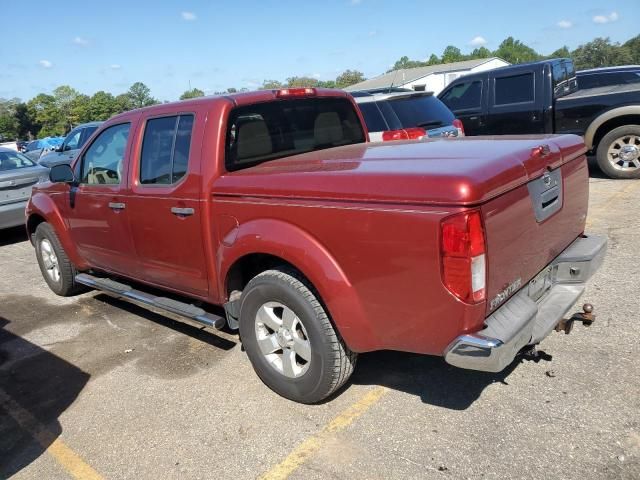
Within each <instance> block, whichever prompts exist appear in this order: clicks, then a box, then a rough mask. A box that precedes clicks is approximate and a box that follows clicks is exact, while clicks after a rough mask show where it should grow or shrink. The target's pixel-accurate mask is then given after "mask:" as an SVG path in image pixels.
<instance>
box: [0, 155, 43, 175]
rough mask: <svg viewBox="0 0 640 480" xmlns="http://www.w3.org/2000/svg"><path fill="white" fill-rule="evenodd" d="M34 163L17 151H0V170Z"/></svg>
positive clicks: (3, 170)
mask: <svg viewBox="0 0 640 480" xmlns="http://www.w3.org/2000/svg"><path fill="white" fill-rule="evenodd" d="M35 165H36V164H35V163H33V162H32V161H31V160H29V159H28V158H27V157H25V156H24V155H23V154H21V153H18V152H0V172H5V171H7V170H15V169H17V168H26V167H35Z"/></svg>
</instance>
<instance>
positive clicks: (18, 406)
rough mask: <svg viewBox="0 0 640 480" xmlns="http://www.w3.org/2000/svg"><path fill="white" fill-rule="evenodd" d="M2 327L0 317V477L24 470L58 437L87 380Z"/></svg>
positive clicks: (2, 322) (67, 365) (65, 364)
mask: <svg viewBox="0 0 640 480" xmlns="http://www.w3.org/2000/svg"><path fill="white" fill-rule="evenodd" d="M8 323H10V322H9V320H7V319H6V318H4V317H0V478H8V477H11V476H12V475H14V474H16V473H17V472H19V471H20V470H22V469H23V468H25V467H26V466H28V465H29V464H30V463H31V462H33V461H34V460H35V459H37V458H38V457H39V456H40V455H42V453H43V452H44V451H45V450H46V449H47V448H48V447H49V445H50V444H51V443H52V442H53V441H54V440H55V439H56V438H58V436H59V435H60V433H61V432H62V427H61V426H60V423H59V422H58V418H59V417H60V415H61V414H62V413H63V412H64V411H65V410H66V409H67V408H68V407H69V406H70V405H71V404H72V403H73V402H74V400H75V399H76V398H77V397H78V395H79V394H80V392H81V391H82V389H83V388H84V386H85V385H86V383H87V382H88V381H89V374H87V373H86V372H83V371H82V370H80V369H79V368H77V367H75V366H74V365H72V364H70V363H68V362H66V361H65V360H63V359H61V358H59V357H57V356H56V355H53V354H51V353H49V352H47V351H46V350H43V349H42V348H40V347H38V346H37V345H34V344H33V343H30V342H28V341H26V340H24V339H22V338H20V337H18V336H16V335H14V334H12V333H10V332H8V331H7V330H6V329H5V328H4V327H5V326H6V325H7V324H8ZM44 427H46V429H44ZM34 432H35V433H36V434H37V435H36V436H37V439H36V438H34V436H33V434H34Z"/></svg>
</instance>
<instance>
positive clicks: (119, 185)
mask: <svg viewBox="0 0 640 480" xmlns="http://www.w3.org/2000/svg"><path fill="white" fill-rule="evenodd" d="M130 130H131V124H130V123H121V124H118V125H113V126H110V127H108V128H106V129H105V130H103V131H102V132H101V133H100V134H99V135H98V137H97V138H96V139H95V140H94V141H93V142H92V143H91V145H90V146H89V148H88V149H87V150H86V151H85V153H84V155H83V156H82V158H81V159H80V160H79V164H78V165H77V168H76V174H77V178H78V185H77V186H74V187H72V188H71V191H70V192H69V195H70V199H69V200H70V201H69V203H68V207H67V208H68V213H67V218H68V219H69V227H70V231H71V236H72V237H73V240H74V243H75V244H76V245H77V247H78V251H79V253H80V255H82V256H83V257H84V258H85V259H86V260H87V261H88V262H89V264H90V265H91V266H93V267H96V268H98V269H102V270H106V271H109V272H115V273H120V274H123V275H130V276H135V270H136V258H135V251H134V249H133V242H132V240H131V235H130V232H129V222H128V219H127V216H128V212H127V207H128V205H127V191H126V189H127V182H126V174H125V173H126V167H127V163H128V162H127V157H128V155H127V153H128V151H129V148H130V142H129V137H130V135H129V133H130Z"/></svg>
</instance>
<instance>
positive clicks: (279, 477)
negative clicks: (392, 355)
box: [260, 387, 389, 480]
mask: <svg viewBox="0 0 640 480" xmlns="http://www.w3.org/2000/svg"><path fill="white" fill-rule="evenodd" d="M388 391H389V389H388V388H386V387H376V388H374V389H373V390H370V391H369V392H367V393H366V394H365V395H364V396H363V397H361V398H360V400H358V401H357V402H356V403H354V404H353V405H351V406H350V407H349V408H347V409H346V410H344V411H343V412H342V413H340V415H338V416H337V417H336V418H334V419H333V420H331V421H330V422H329V423H328V424H327V425H326V426H325V427H324V428H323V429H322V430H321V431H320V432H318V433H316V434H315V435H313V436H311V437H309V438H307V439H306V440H304V441H303V442H302V443H301V444H299V445H298V446H297V447H296V448H295V449H294V450H293V451H292V452H291V453H290V454H289V455H287V458H285V459H284V460H283V461H282V462H280V463H279V464H278V465H276V466H274V467H273V468H272V469H271V470H269V471H268V472H266V473H264V474H263V475H262V476H260V479H261V480H284V479H286V478H288V477H289V475H291V474H292V473H293V472H294V471H295V470H296V469H298V468H299V467H300V466H302V465H303V464H304V463H305V462H306V461H307V459H309V457H311V455H313V454H314V453H315V452H317V451H318V450H320V449H321V448H322V446H323V445H324V443H325V442H326V441H327V440H328V439H329V438H331V436H332V435H334V434H336V433H338V432H339V431H341V430H344V429H345V428H347V427H348V426H349V425H351V424H352V423H353V422H354V420H356V419H357V418H358V417H360V416H361V415H362V414H363V413H365V412H366V411H367V410H369V408H371V407H372V406H373V405H375V404H376V403H378V401H379V400H380V399H381V398H382V397H383V396H384V394H386V393H387V392H388Z"/></svg>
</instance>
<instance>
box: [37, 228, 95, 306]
mask: <svg viewBox="0 0 640 480" xmlns="http://www.w3.org/2000/svg"><path fill="white" fill-rule="evenodd" d="M35 246H36V257H37V259H38V265H39V266H40V271H41V272H42V276H43V277H44V280H45V282H47V285H49V288H50V289H51V290H52V291H53V293H55V294H56V295H60V296H62V297H69V296H72V295H75V294H78V293H81V292H82V291H84V290H85V288H84V287H83V286H82V285H79V284H77V283H76V281H75V276H76V270H75V268H74V266H73V265H72V264H71V261H70V260H69V257H67V254H66V253H65V251H64V248H62V244H61V243H60V240H59V239H58V236H57V235H56V232H55V231H54V230H53V228H52V227H51V225H49V224H48V223H41V224H40V225H38V228H36V233H35Z"/></svg>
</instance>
